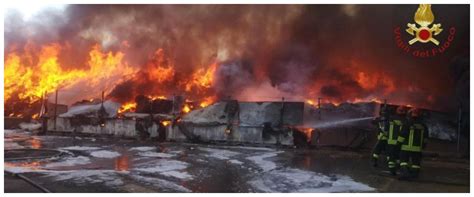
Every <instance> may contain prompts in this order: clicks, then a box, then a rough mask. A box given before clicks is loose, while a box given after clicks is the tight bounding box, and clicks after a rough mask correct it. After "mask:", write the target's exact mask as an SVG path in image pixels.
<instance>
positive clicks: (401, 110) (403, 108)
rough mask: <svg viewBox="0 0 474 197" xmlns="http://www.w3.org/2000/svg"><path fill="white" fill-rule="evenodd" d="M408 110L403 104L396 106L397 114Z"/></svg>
mask: <svg viewBox="0 0 474 197" xmlns="http://www.w3.org/2000/svg"><path fill="white" fill-rule="evenodd" d="M407 111H408V108H407V107H405V106H398V107H397V114H398V115H405V114H406V113H407Z"/></svg>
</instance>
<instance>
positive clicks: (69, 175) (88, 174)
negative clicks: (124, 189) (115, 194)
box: [45, 170, 123, 186]
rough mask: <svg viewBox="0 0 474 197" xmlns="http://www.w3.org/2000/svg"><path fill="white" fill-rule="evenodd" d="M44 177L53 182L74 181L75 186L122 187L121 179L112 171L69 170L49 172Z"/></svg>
mask: <svg viewBox="0 0 474 197" xmlns="http://www.w3.org/2000/svg"><path fill="white" fill-rule="evenodd" d="M45 177H52V178H53V179H54V180H55V181H60V182H62V181H74V182H75V183H77V184H97V183H103V184H105V185H107V186H120V185H123V181H122V179H121V178H120V177H119V176H118V174H117V173H116V172H115V171H114V170H71V171H49V172H47V175H45Z"/></svg>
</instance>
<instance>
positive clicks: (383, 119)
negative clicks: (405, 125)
mask: <svg viewBox="0 0 474 197" xmlns="http://www.w3.org/2000/svg"><path fill="white" fill-rule="evenodd" d="M388 115H389V113H388V110H387V108H386V107H383V108H382V110H380V117H378V118H376V119H375V120H374V122H373V123H374V124H376V125H377V130H378V135H377V143H376V144H375V147H374V149H373V151H372V165H373V166H374V167H377V165H378V159H379V157H380V153H382V152H385V154H387V150H386V148H387V136H388V125H389V121H388V120H389V116H388Z"/></svg>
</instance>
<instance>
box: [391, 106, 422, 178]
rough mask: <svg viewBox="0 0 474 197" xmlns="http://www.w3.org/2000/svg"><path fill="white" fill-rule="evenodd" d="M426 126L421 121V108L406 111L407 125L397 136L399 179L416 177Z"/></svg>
mask: <svg viewBox="0 0 474 197" xmlns="http://www.w3.org/2000/svg"><path fill="white" fill-rule="evenodd" d="M427 136H428V128H427V127H426V125H425V124H424V123H423V122H422V119H421V110H419V109H411V110H410V111H409V112H408V121H407V127H406V128H405V129H403V130H402V133H401V134H400V136H398V142H399V143H400V144H401V150H400V161H401V163H400V175H401V177H400V179H409V178H417V177H418V174H419V171H420V168H421V166H420V163H421V151H422V150H423V148H424V147H425V146H426V142H427V140H426V138H427Z"/></svg>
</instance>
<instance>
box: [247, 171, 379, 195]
mask: <svg viewBox="0 0 474 197" xmlns="http://www.w3.org/2000/svg"><path fill="white" fill-rule="evenodd" d="M249 184H250V185H251V186H252V187H254V188H255V189H256V190H258V191H260V192H278V193H281V192H285V193H287V192H299V193H302V192H313V193H319V192H368V191H374V190H375V189H374V188H372V187H369V186H368V185H365V184H363V183H359V182H356V181H354V180H352V179H351V178H350V177H348V176H341V175H337V176H334V177H329V176H326V175H323V174H320V173H315V172H311V171H306V170H299V169H294V168H286V169H280V170H273V171H270V172H266V173H263V174H262V175H260V176H257V177H256V178H254V179H253V180H251V181H250V182H249Z"/></svg>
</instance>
